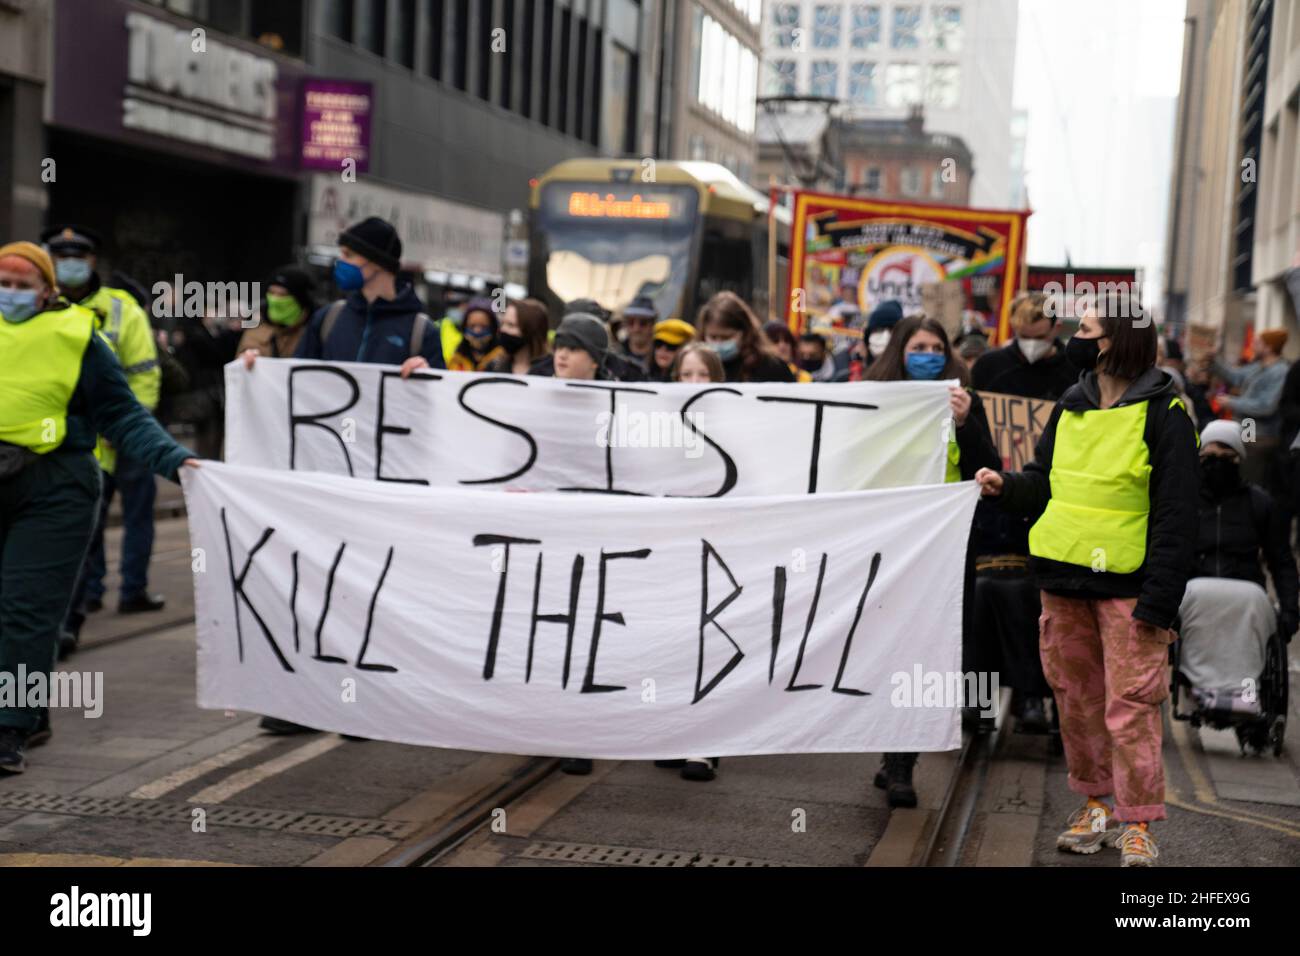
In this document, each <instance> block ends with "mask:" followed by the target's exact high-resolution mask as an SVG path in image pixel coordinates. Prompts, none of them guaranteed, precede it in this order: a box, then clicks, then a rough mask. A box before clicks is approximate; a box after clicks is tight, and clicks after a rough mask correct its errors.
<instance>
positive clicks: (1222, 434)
mask: <svg viewBox="0 0 1300 956" xmlns="http://www.w3.org/2000/svg"><path fill="white" fill-rule="evenodd" d="M1210 442H1218V443H1219V444H1220V445H1227V446H1228V447H1229V448H1231V449H1232V450H1233V451H1235V452H1236V453H1237V454H1238V455H1240V456H1241V457H1242V458H1245V457H1246V443H1245V442H1243V441H1242V440H1241V425H1240V424H1238V423H1237V422H1230V421H1228V420H1227V419H1224V418H1220V419H1217V420H1215V421H1212V422H1210V424H1208V425H1206V426H1205V431H1203V432H1201V447H1202V448H1204V447H1205V446H1206V445H1208V444H1209V443H1210Z"/></svg>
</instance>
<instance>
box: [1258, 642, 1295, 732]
mask: <svg viewBox="0 0 1300 956" xmlns="http://www.w3.org/2000/svg"><path fill="white" fill-rule="evenodd" d="M1261 690H1262V692H1263V693H1262V697H1263V700H1262V703H1263V704H1264V707H1263V711H1264V718H1265V720H1266V724H1265V731H1264V734H1263V735H1262V737H1263V739H1262V740H1261V743H1262V746H1261V747H1260V748H1259V749H1260V751H1261V752H1262V751H1263V750H1267V749H1271V750H1272V751H1273V756H1275V757H1280V756H1282V745H1283V743H1284V740H1285V738H1286V715H1287V706H1288V704H1289V699H1290V674H1289V673H1288V672H1287V652H1286V642H1285V641H1284V640H1283V639H1282V638H1281V636H1279V635H1277V634H1275V635H1273V637H1272V638H1271V639H1270V640H1269V642H1268V646H1267V647H1266V648H1265V649H1264V675H1263V687H1262V688H1261Z"/></svg>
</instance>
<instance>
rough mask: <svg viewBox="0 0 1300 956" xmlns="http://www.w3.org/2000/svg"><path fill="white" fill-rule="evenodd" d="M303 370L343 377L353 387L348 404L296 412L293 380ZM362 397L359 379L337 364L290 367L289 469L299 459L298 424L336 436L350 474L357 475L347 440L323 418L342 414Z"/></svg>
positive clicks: (291, 468) (294, 465) (293, 466)
mask: <svg viewBox="0 0 1300 956" xmlns="http://www.w3.org/2000/svg"><path fill="white" fill-rule="evenodd" d="M302 372H326V373H328V374H330V375H337V376H338V377H339V378H341V379H343V381H345V382H347V383H348V387H349V388H350V389H352V397H351V398H350V399H348V401H347V404H345V405H343V406H342V407H341V408H336V409H334V410H333V411H328V412H319V413H316V414H312V415H299V414H297V413H295V412H294V407H293V380H294V377H295V376H296V375H299V374H300V373H302ZM360 397H361V387H360V386H359V385H357V380H356V379H355V378H353V377H352V376H351V375H349V374H348V373H347V372H346V371H344V370H343V369H341V368H338V367H336V366H333V365H295V366H294V367H293V368H291V369H289V470H290V471H292V470H293V469H294V468H295V467H296V462H297V460H298V459H297V454H298V426H299V425H305V426H308V427H311V428H321V429H324V430H325V431H326V432H328V433H329V434H330V435H333V436H334V440H335V441H337V442H338V443H339V448H341V449H342V450H343V460H344V461H346V462H347V465H348V474H349V475H351V476H352V477H356V475H355V472H353V470H352V456H351V455H349V454H348V446H347V442H345V441H344V440H343V436H342V435H340V434H339V433H338V432H336V431H335V430H334V429H332V428H330V427H329V426H328V425H326V424H325V423H324V422H322V421H321V419H322V418H333V417H334V416H335V415H342V414H343V413H344V412H346V411H347V410H348V409H349V408H351V407H352V406H353V405H355V404H356V403H357V399H359V398H360Z"/></svg>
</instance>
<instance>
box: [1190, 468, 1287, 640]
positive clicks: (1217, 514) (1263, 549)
mask: <svg viewBox="0 0 1300 956" xmlns="http://www.w3.org/2000/svg"><path fill="white" fill-rule="evenodd" d="M1288 530H1289V529H1288V528H1286V527H1285V525H1284V522H1283V519H1282V516H1281V515H1280V514H1279V513H1278V510H1277V508H1276V506H1275V505H1274V504H1273V499H1272V497H1271V496H1270V495H1269V493H1268V492H1267V491H1265V490H1264V489H1263V488H1260V487H1259V486H1258V485H1252V484H1246V483H1242V484H1241V485H1239V486H1238V487H1236V488H1234V489H1232V490H1231V491H1229V492H1227V493H1226V494H1225V495H1223V497H1222V498H1216V497H1215V496H1214V494H1213V493H1212V492H1211V491H1210V489H1209V488H1206V487H1204V483H1202V487H1201V497H1200V529H1199V531H1198V532H1197V536H1196V565H1195V567H1194V569H1193V570H1192V577H1211V578H1236V579H1237V580H1239V581H1254V582H1255V583H1256V584H1258V585H1259V586H1260V587H1264V586H1265V583H1264V568H1263V566H1262V565H1261V563H1260V557H1261V556H1262V557H1263V559H1264V564H1267V565H1268V573H1269V575H1270V576H1271V577H1272V578H1273V589H1274V590H1275V591H1276V592H1277V599H1278V605H1279V607H1280V608H1281V612H1282V616H1283V618H1285V619H1289V620H1290V622H1291V627H1292V629H1293V630H1294V627H1295V624H1296V623H1298V622H1300V613H1297V596H1298V594H1300V585H1298V584H1297V579H1296V564H1295V555H1293V554H1292V553H1291V547H1290V544H1289V543H1288V541H1287V538H1288V534H1287V531H1288Z"/></svg>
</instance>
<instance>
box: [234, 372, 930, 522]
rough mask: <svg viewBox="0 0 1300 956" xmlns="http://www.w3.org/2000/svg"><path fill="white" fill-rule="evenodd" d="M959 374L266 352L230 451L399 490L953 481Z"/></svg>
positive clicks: (794, 490) (621, 489)
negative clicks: (597, 370) (759, 371)
mask: <svg viewBox="0 0 1300 956" xmlns="http://www.w3.org/2000/svg"><path fill="white" fill-rule="evenodd" d="M949 414H950V413H949V406H948V383H945V382H860V383H852V384H803V385H784V384H775V385H772V384H769V385H761V384H752V385H739V384H714V385H686V384H676V383H670V384H659V383H654V382H637V383H622V382H575V381H563V380H559V379H552V378H542V377H536V376H517V375H495V374H489V373H480V372H444V371H435V370H424V371H421V372H417V373H416V374H414V375H413V376H412V377H411V378H409V379H402V378H401V377H400V376H399V375H398V370H397V368H396V367H395V366H386V365H369V364H356V363H328V364H326V363H320V362H310V361H302V360H291V359H282V360H277V359H265V358H264V359H260V360H259V361H258V362H257V364H256V366H255V367H254V368H253V369H252V370H251V371H249V370H246V369H245V368H244V367H243V364H242V363H240V362H234V363H231V364H230V365H228V366H227V367H226V460H227V461H228V462H230V463H232V464H237V465H249V466H254V467H260V468H275V469H285V470H291V471H323V472H330V473H333V474H339V475H351V476H353V477H356V478H367V479H370V480H374V481H383V482H390V483H393V484H413V485H432V486H443V487H458V488H476V489H488V490H503V489H504V490H510V489H522V490H529V491H568V492H586V493H591V494H607V495H656V496H687V497H723V496H733V495H735V496H740V495H776V494H809V493H814V492H827V491H829V492H834V491H854V490H860V489H865V488H888V487H900V486H905V485H921V484H928V483H938V482H942V481H943V479H944V464H945V455H946V450H947V441H948V423H949Z"/></svg>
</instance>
